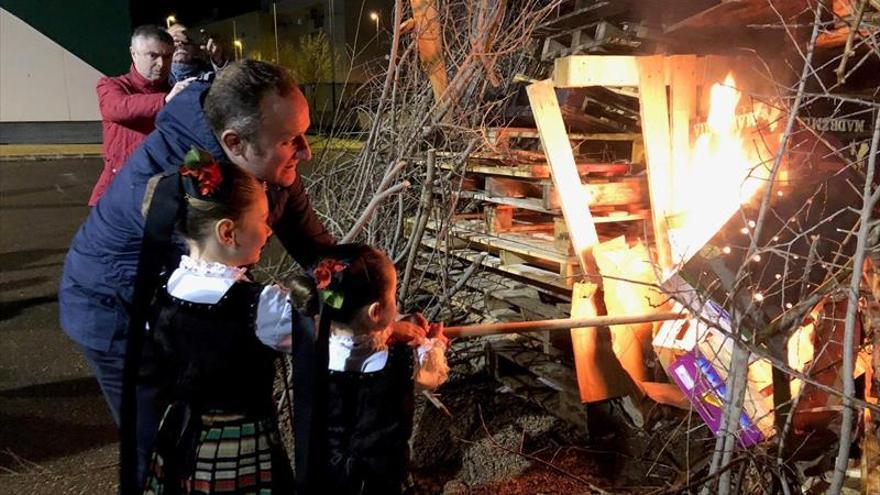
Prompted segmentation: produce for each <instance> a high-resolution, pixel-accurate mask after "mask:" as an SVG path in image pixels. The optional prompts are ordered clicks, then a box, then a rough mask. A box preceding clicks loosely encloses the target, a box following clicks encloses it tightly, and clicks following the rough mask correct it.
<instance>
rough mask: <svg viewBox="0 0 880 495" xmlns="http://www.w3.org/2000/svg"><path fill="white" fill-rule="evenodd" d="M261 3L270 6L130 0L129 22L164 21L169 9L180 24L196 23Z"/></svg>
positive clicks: (246, 1)
mask: <svg viewBox="0 0 880 495" xmlns="http://www.w3.org/2000/svg"><path fill="white" fill-rule="evenodd" d="M263 3H266V4H268V5H269V6H270V7H271V2H266V1H265V0H263V1H261V0H237V1H232V2H229V1H227V2H218V1H216V0H214V1H208V0H131V3H130V9H131V22H132V25H133V26H139V25H141V24H158V25H165V18H166V17H167V16H168V15H170V14H172V13H173V14H174V15H175V16H176V17H177V20H178V21H180V22H182V23H184V24H188V25H192V24H200V23H203V22H209V21H212V20H215V19H225V18H228V17H233V16H236V15H239V14H243V13H245V12H252V11H254V10H259V9H260V7H261V4H263Z"/></svg>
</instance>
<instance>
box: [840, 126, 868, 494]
mask: <svg viewBox="0 0 880 495" xmlns="http://www.w3.org/2000/svg"><path fill="white" fill-rule="evenodd" d="M878 143H880V114H878V115H877V118H876V121H875V122H874V135H873V137H872V138H871V150H870V152H869V155H868V171H867V177H866V178H865V187H864V189H863V193H862V195H863V198H864V203H863V204H862V211H861V220H860V224H859V233H858V236H857V237H856V239H857V240H856V252H855V253H854V254H853V269H852V278H851V279H850V283H849V288H848V293H847V307H846V322H845V325H844V331H843V368H842V369H841V370H840V372H841V374H842V379H843V394H844V395H843V413H842V414H841V419H840V421H841V424H840V444H839V445H838V448H837V460H836V462H835V463H834V477H832V478H831V486H830V487H829V488H828V493H831V494H838V493H840V490H841V489H842V488H843V481H844V478H845V477H846V467H847V464H848V462H849V452H850V447H851V444H852V428H853V402H852V398H853V396H854V395H855V392H856V386H855V381H854V380H853V370H854V369H855V344H856V343H855V328H856V316H857V313H858V304H859V286H860V285H861V281H862V266H863V265H864V264H865V251H866V250H867V248H868V245H867V244H868V234H869V232H870V230H871V212H872V211H873V210H874V206H875V205H876V204H877V200H878V199H880V187H878V188H874V171H875V167H876V166H877V153H878V150H877V146H878ZM875 351H876V350H875Z"/></svg>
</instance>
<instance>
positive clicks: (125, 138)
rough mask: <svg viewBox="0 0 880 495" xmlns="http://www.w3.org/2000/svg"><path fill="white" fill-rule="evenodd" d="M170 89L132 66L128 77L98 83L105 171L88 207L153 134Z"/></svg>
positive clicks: (163, 81)
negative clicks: (132, 154)
mask: <svg viewBox="0 0 880 495" xmlns="http://www.w3.org/2000/svg"><path fill="white" fill-rule="evenodd" d="M170 89H171V88H170V87H169V85H168V81H167V79H164V78H163V79H161V80H159V81H150V80H148V79H146V78H144V77H143V76H142V75H140V74H138V71H137V70H135V68H134V64H132V66H131V68H130V69H129V70H128V74H125V75H122V76H118V77H102V78H101V79H99V80H98V85H97V87H96V91H97V92H98V107H99V108H100V109H101V119H102V123H103V127H104V146H103V147H104V170H103V171H102V172H101V177H99V178H98V182H97V184H95V188H94V189H93V190H92V197H91V198H90V199H89V206H95V204H96V203H97V202H98V199H100V198H101V195H102V194H104V191H106V190H107V187H108V186H110V182H112V181H113V178H114V177H116V174H117V173H119V170H120V169H121V168H122V165H124V164H125V161H126V160H127V159H128V157H129V155H131V152H132V151H134V150H135V148H137V147H138V146H140V144H141V142H142V141H143V140H144V138H145V137H147V134H149V133H151V132H153V129H155V127H156V124H155V121H156V115H157V114H158V113H159V110H161V109H162V107H163V106H164V105H165V95H166V94H168V91H169V90H170Z"/></svg>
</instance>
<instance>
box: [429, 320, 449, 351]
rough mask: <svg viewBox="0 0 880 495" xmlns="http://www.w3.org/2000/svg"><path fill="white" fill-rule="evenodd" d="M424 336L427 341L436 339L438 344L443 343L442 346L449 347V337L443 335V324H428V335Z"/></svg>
mask: <svg viewBox="0 0 880 495" xmlns="http://www.w3.org/2000/svg"><path fill="white" fill-rule="evenodd" d="M426 336H427V337H428V338H429V339H437V340H439V341H440V342H443V345H445V346H449V337H447V336H446V335H444V334H443V323H442V322H437V323H429V324H428V333H427V334H426Z"/></svg>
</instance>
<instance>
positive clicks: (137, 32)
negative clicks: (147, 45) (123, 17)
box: [131, 24, 174, 46]
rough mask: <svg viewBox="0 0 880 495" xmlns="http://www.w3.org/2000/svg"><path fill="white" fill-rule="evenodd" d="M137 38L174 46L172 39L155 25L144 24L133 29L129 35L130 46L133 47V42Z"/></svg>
mask: <svg viewBox="0 0 880 495" xmlns="http://www.w3.org/2000/svg"><path fill="white" fill-rule="evenodd" d="M138 38H143V39H154V40H158V41H161V42H162V43H165V44H168V45H171V46H174V39H173V38H172V37H171V35H170V34H168V33H167V32H166V31H165V30H164V29H162V28H161V27H159V26H156V25H155V24H144V25H143V26H138V27H136V28H134V31H133V32H132V33H131V44H132V46H133V45H134V42H135V40H136V39H138Z"/></svg>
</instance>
